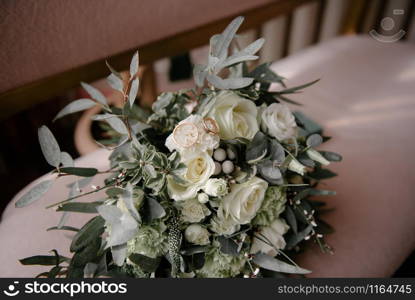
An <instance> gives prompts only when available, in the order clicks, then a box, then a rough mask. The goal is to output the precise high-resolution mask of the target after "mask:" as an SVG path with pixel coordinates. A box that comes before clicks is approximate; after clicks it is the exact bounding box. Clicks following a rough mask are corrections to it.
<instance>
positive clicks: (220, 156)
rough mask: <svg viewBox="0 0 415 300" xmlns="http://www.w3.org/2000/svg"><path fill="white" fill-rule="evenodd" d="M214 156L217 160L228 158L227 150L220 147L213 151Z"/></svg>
mask: <svg viewBox="0 0 415 300" xmlns="http://www.w3.org/2000/svg"><path fill="white" fill-rule="evenodd" d="M213 158H214V159H215V160H217V161H224V160H225V159H226V151H225V150H223V149H222V148H218V149H216V150H215V152H213Z"/></svg>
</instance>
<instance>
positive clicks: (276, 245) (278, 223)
mask: <svg viewBox="0 0 415 300" xmlns="http://www.w3.org/2000/svg"><path fill="white" fill-rule="evenodd" d="M289 228H290V227H289V226H288V225H287V223H285V221H284V220H283V219H276V220H275V221H273V222H272V223H271V225H270V226H267V227H260V229H259V231H258V233H257V235H258V237H260V239H258V238H254V239H253V241H252V246H251V253H253V254H255V253H258V252H262V253H265V254H268V255H270V256H275V255H277V254H278V251H277V249H284V247H285V245H286V243H285V240H284V237H283V235H284V234H285V233H286V232H287V231H288V229H289ZM262 240H263V241H262ZM264 241H265V242H264ZM271 245H272V246H271Z"/></svg>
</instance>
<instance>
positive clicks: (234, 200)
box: [218, 176, 268, 224]
mask: <svg viewBox="0 0 415 300" xmlns="http://www.w3.org/2000/svg"><path fill="white" fill-rule="evenodd" d="M267 188H268V183H267V182H266V181H264V180H262V179H260V178H258V177H256V176H255V177H252V178H251V179H250V180H248V181H246V182H244V183H241V184H232V185H231V191H230V193H229V194H228V195H226V196H225V197H223V199H222V203H221V206H220V208H219V211H218V216H219V217H220V218H222V219H227V218H231V219H232V220H233V221H234V222H235V223H236V224H247V223H249V222H250V221H251V220H252V219H253V218H254V217H255V215H256V213H257V211H258V209H259V208H260V207H261V204H262V201H263V200H264V196H265V191H266V190H267Z"/></svg>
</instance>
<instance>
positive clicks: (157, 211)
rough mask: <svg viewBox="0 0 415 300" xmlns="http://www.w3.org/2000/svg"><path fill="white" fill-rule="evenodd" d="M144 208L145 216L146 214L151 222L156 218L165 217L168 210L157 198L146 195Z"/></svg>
mask: <svg viewBox="0 0 415 300" xmlns="http://www.w3.org/2000/svg"><path fill="white" fill-rule="evenodd" d="M143 209H144V212H145V213H144V214H143V216H145V217H146V220H147V221H149V222H151V221H153V220H155V219H160V218H163V217H164V216H165V215H166V211H165V210H164V208H163V206H161V205H160V203H159V202H158V201H157V200H155V199H153V198H151V197H146V201H145V202H144V207H143Z"/></svg>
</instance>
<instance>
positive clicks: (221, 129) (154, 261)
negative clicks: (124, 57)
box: [16, 17, 341, 278]
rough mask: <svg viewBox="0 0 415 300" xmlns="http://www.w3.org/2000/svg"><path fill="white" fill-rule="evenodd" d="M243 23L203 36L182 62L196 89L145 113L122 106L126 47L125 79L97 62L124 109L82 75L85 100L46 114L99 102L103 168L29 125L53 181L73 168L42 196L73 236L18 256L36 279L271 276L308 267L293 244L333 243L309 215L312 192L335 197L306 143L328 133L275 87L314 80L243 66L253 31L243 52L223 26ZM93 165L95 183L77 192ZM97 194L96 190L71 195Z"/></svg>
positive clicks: (128, 96) (131, 96) (314, 207)
mask: <svg viewBox="0 0 415 300" xmlns="http://www.w3.org/2000/svg"><path fill="white" fill-rule="evenodd" d="M242 21H243V18H242V17H238V18H236V19H235V20H233V21H232V23H231V24H230V25H229V26H228V27H227V28H226V29H225V30H224V31H223V32H222V33H221V34H217V35H214V36H213V37H212V38H211V39H210V51H209V57H208V60H207V63H206V65H196V66H195V67H194V80H195V83H196V88H195V89H189V90H181V91H177V92H171V93H163V94H161V95H160V96H159V97H158V99H157V101H155V102H154V104H153V106H152V112H151V113H149V112H147V111H145V110H144V109H141V108H140V107H139V106H137V105H135V104H134V101H135V99H136V96H137V91H138V87H139V79H138V76H137V72H138V66H139V64H138V53H136V54H135V55H134V56H133V58H132V61H131V65H130V70H129V74H128V76H122V75H121V74H120V73H118V72H117V71H115V70H114V69H113V68H112V67H111V66H109V65H108V67H109V69H110V71H111V74H110V75H109V76H108V83H109V84H110V85H111V87H112V88H114V89H115V90H116V91H118V92H119V93H121V94H122V95H123V97H124V105H123V107H122V108H119V107H110V106H109V105H108V104H107V100H106V98H105V97H104V96H103V94H102V93H101V92H100V91H98V90H97V89H95V88H93V87H92V86H90V85H88V84H85V83H83V84H82V86H83V87H84V88H85V90H86V91H87V92H88V93H89V95H90V96H91V99H79V100H76V101H74V102H72V103H70V104H69V105H67V106H66V107H65V108H63V109H62V110H61V111H60V112H59V114H58V115H57V116H56V119H57V118H61V117H63V116H65V115H67V114H70V113H74V112H78V111H82V110H85V109H88V108H91V107H93V106H96V105H98V106H100V107H101V108H102V113H100V114H97V115H95V116H94V117H93V119H94V120H97V121H100V122H106V124H107V125H109V127H110V129H109V133H110V135H111V137H112V138H111V143H112V145H111V146H109V145H108V143H106V146H104V147H106V148H110V147H111V148H110V149H111V150H113V152H112V154H111V155H110V157H109V159H110V169H109V170H108V171H105V172H99V171H98V170H97V169H94V168H81V167H74V162H73V160H72V158H71V157H70V155H69V154H68V153H66V152H61V150H60V148H59V145H58V144H57V142H56V140H55V138H54V136H53V135H52V133H51V132H50V130H49V129H48V128H47V127H45V126H43V127H41V128H40V129H39V141H40V146H41V148H42V152H43V154H44V156H45V159H46V161H47V162H48V163H49V164H50V165H51V166H52V167H54V169H53V171H52V172H53V173H55V175H56V179H59V178H60V177H62V176H69V175H73V176H78V177H75V178H76V180H75V181H74V182H73V183H72V184H71V185H70V186H69V188H70V192H69V197H68V199H66V200H64V201H61V202H58V203H56V204H52V205H49V206H48V208H50V207H55V208H57V211H62V212H64V214H63V217H62V219H61V221H60V222H59V224H58V225H57V226H56V227H53V228H50V229H49V230H70V231H73V232H74V236H73V239H72V242H71V245H70V252H71V253H73V255H72V257H71V258H69V257H65V256H62V255H60V254H59V253H57V251H56V250H53V255H41V256H33V257H28V258H25V259H22V260H21V263H23V264H40V265H49V266H51V270H50V271H49V272H45V273H42V274H41V276H47V277H99V276H128V277H137V278H146V277H181V278H184V277H276V276H283V275H284V274H307V273H310V271H309V270H306V269H304V268H301V267H300V266H298V265H297V264H296V263H295V262H294V256H295V254H296V253H298V252H299V251H301V249H303V247H305V246H307V245H308V244H309V243H307V242H305V241H308V240H310V242H311V241H314V242H315V243H317V244H318V245H319V246H320V247H321V249H322V251H325V252H327V251H328V252H331V248H330V247H329V246H328V245H327V244H326V243H325V242H324V234H326V233H328V232H329V231H330V227H329V226H328V225H327V224H326V223H324V222H322V221H321V220H319V214H320V213H321V212H323V211H324V209H322V207H323V206H324V203H323V202H320V201H316V200H315V199H313V197H314V196H319V195H333V194H334V192H333V191H328V190H324V189H319V188H318V184H319V181H320V180H324V179H327V178H330V177H333V176H335V175H336V174H335V173H333V172H331V171H329V170H328V169H326V168H325V167H326V166H327V165H329V163H330V162H331V161H340V160H341V156H340V155H338V154H336V153H333V152H327V151H319V150H316V149H315V147H317V146H319V145H320V144H321V143H323V142H325V141H326V140H328V139H329V137H324V136H322V135H321V134H322V129H321V127H320V126H318V125H317V124H316V123H314V122H313V121H311V120H310V119H308V118H307V117H305V116H304V115H303V114H301V113H299V112H294V113H293V112H291V110H290V108H289V107H288V106H287V105H286V104H285V102H288V103H291V104H297V103H295V102H294V101H292V100H290V99H289V98H288V97H287V95H289V94H293V93H297V92H300V91H301V90H302V89H304V88H305V87H307V86H309V85H311V84H313V83H315V81H313V82H310V83H307V84H304V85H301V86H297V87H286V85H285V84H284V78H283V77H281V76H279V75H277V74H276V73H274V72H273V71H272V70H270V69H269V64H261V65H259V66H257V67H256V68H252V65H253V64H252V63H251V61H254V60H256V59H258V56H256V55H255V54H256V53H257V52H258V51H259V49H260V48H261V46H262V44H263V43H264V39H262V38H261V39H258V40H256V41H255V42H253V43H252V44H250V45H248V46H247V47H246V48H243V49H241V48H240V47H239V46H238V43H237V42H236V38H235V34H236V31H237V30H238V28H239V26H240V25H241V23H242ZM250 66H251V67H250ZM273 83H274V84H275V85H276V89H273V90H272V91H271V90H270V89H269V88H270V85H271V84H273ZM102 173H105V174H107V177H106V179H105V182H104V184H103V185H102V186H100V187H95V186H93V187H91V190H90V191H87V192H85V190H88V186H89V185H90V182H91V178H92V177H93V176H95V175H97V174H102ZM100 176H104V175H100ZM51 185H52V180H46V181H43V182H41V183H39V184H37V185H36V186H35V187H34V188H33V189H31V190H30V191H29V192H28V193H27V194H25V195H24V196H23V197H22V198H21V199H20V200H19V201H18V202H17V203H16V206H17V207H22V206H25V205H29V204H30V203H32V202H33V201H35V200H38V199H40V198H41V197H42V195H44V194H45V193H46V192H47V190H48V189H49V188H50V186H51ZM81 189H82V190H83V191H81ZM100 190H105V194H106V197H105V199H103V200H101V201H95V202H91V201H89V202H87V201H78V200H80V198H81V197H83V196H87V195H90V194H92V193H95V192H97V191H100ZM73 212H81V213H91V214H93V218H92V219H91V220H90V221H89V222H88V223H86V224H85V225H83V226H82V227H81V228H74V227H71V226H66V225H65V220H66V218H67V216H68V214H69V213H73ZM80 225H81V224H80Z"/></svg>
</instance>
